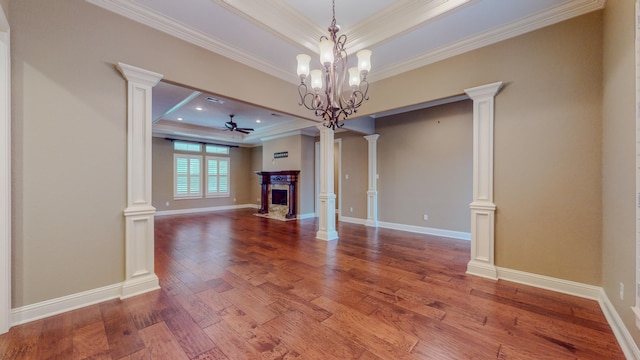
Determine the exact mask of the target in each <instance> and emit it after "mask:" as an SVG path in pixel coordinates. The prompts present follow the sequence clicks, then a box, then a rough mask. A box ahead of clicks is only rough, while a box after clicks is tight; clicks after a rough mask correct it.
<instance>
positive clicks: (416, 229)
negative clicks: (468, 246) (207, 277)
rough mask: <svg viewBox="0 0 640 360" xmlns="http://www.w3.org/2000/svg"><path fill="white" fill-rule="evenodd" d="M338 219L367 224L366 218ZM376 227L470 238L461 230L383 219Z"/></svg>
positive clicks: (339, 218)
mask: <svg viewBox="0 0 640 360" xmlns="http://www.w3.org/2000/svg"><path fill="white" fill-rule="evenodd" d="M338 220H339V221H344V222H348V223H353V224H359V225H367V219H360V218H353V217H348V216H339V217H338ZM378 227H381V228H385V229H393V230H400V231H408V232H412V233H418V234H425V235H434V236H444V237H449V238H454V239H460V240H471V233H468V232H462V231H453V230H445V229H436V228H430V227H425V226H415V225H405V224H398V223H390V222H384V221H379V222H378Z"/></svg>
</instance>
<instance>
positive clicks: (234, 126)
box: [224, 114, 254, 134]
mask: <svg viewBox="0 0 640 360" xmlns="http://www.w3.org/2000/svg"><path fill="white" fill-rule="evenodd" d="M234 116H235V115H234V114H230V115H229V118H230V119H229V121H227V122H226V123H224V126H225V127H226V128H227V130H230V131H237V132H241V133H243V134H248V133H249V131H254V130H253V129H251V128H239V127H238V124H236V123H235V122H233V117H234Z"/></svg>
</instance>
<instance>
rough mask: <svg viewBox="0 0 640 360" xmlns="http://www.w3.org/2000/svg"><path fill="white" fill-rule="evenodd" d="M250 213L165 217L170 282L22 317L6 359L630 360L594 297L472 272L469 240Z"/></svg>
mask: <svg viewBox="0 0 640 360" xmlns="http://www.w3.org/2000/svg"><path fill="white" fill-rule="evenodd" d="M253 212H254V211H252V210H237V211H225V212H216V213H209V214H204V215H189V216H174V217H160V218H157V219H156V252H155V254H156V273H157V274H158V276H159V278H160V283H161V286H162V289H161V290H159V291H154V292H151V293H148V294H144V295H141V296H137V297H134V298H130V299H126V300H124V301H121V300H112V301H108V302H105V303H101V304H98V305H94V306H89V307H87V308H83V309H79V310H75V311H71V312H68V313H65V314H61V315H57V316H53V317H50V318H47V319H43V320H39V321H34V322H31V323H28V324H25V325H22V326H16V327H14V328H12V329H11V330H10V332H9V333H8V334H4V335H2V336H0V354H1V355H2V359H199V360H205V359H341V360H342V359H536V360H539V359H623V358H624V356H623V354H622V352H621V349H620V347H619V346H618V344H617V342H616V340H615V338H614V336H613V334H612V332H611V329H610V327H609V326H608V324H607V322H606V321H605V318H604V316H603V314H602V312H601V310H600V308H599V306H598V304H597V303H596V302H595V301H591V300H585V299H580V298H576V297H572V296H567V295H562V294H558V293H554V292H550V291H544V290H540V289H535V288H531V287H527V286H523V285H519V284H514V283H509V282H505V281H498V282H494V281H490V280H486V279H481V278H477V277H473V276H468V275H465V269H466V263H467V261H468V260H469V242H467V241H460V240H452V239H446V238H438V237H433V236H425V235H418V234H411V233H405V232H398V231H392V230H385V229H378V230H376V229H371V228H367V227H364V226H361V225H353V224H339V225H338V231H339V234H340V240H339V241H336V242H330V243H327V242H323V241H318V240H315V232H316V224H315V223H314V220H313V219H310V220H302V221H290V222H281V221H276V220H268V219H265V218H261V217H257V216H253V215H252V213H253Z"/></svg>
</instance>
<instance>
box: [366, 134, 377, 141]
mask: <svg viewBox="0 0 640 360" xmlns="http://www.w3.org/2000/svg"><path fill="white" fill-rule="evenodd" d="M363 137H364V138H365V139H367V141H368V142H376V141H377V140H378V138H379V137H380V134H372V135H366V136H363Z"/></svg>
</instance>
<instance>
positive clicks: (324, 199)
mask: <svg viewBox="0 0 640 360" xmlns="http://www.w3.org/2000/svg"><path fill="white" fill-rule="evenodd" d="M316 126H317V127H318V129H319V130H320V193H319V194H318V203H319V204H318V205H319V206H318V210H319V212H320V213H319V214H318V215H319V216H318V223H319V225H318V232H317V233H316V239H319V240H325V241H330V240H335V239H337V238H338V232H337V231H336V194H335V193H334V192H333V172H334V169H333V166H334V164H333V162H334V158H333V155H334V154H333V146H334V144H333V130H331V129H329V128H327V127H325V126H324V125H322V124H318V125H316Z"/></svg>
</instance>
